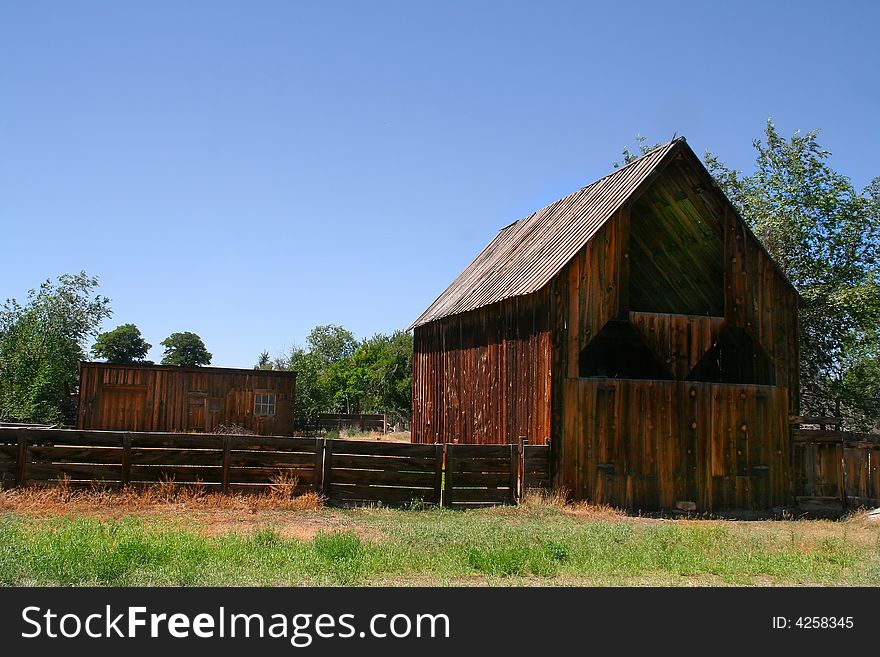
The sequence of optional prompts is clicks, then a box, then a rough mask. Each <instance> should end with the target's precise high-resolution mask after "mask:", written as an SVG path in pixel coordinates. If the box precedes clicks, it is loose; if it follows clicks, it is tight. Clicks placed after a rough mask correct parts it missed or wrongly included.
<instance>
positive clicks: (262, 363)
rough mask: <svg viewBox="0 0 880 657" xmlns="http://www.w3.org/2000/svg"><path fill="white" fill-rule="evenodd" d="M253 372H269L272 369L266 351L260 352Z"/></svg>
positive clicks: (270, 360)
mask: <svg viewBox="0 0 880 657" xmlns="http://www.w3.org/2000/svg"><path fill="white" fill-rule="evenodd" d="M254 369H255V370H271V369H272V359H271V358H269V352H268V351H261V352H260V357H259V358H258V359H257V364H256V365H254Z"/></svg>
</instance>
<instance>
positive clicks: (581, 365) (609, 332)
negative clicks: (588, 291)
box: [578, 321, 672, 379]
mask: <svg viewBox="0 0 880 657" xmlns="http://www.w3.org/2000/svg"><path fill="white" fill-rule="evenodd" d="M578 375H579V376H582V377H588V376H603V377H608V378H613V379H671V378H672V376H671V375H670V373H669V370H667V368H666V367H665V366H664V365H663V363H662V362H661V361H660V359H659V358H657V356H656V355H655V354H654V352H653V351H651V348H650V347H649V346H648V345H647V344H645V342H644V340H643V339H642V337H641V336H640V335H639V332H638V331H637V330H636V328H635V327H634V326H633V325H632V324H630V323H629V322H623V321H611V322H608V323H607V324H605V326H603V327H602V330H601V331H599V333H597V334H596V336H595V337H594V338H593V339H592V340H590V343H589V344H588V345H587V346H586V347H584V349H583V350H582V351H581V354H580V358H579V360H578Z"/></svg>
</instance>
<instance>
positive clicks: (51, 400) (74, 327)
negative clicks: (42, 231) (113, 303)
mask: <svg viewBox="0 0 880 657" xmlns="http://www.w3.org/2000/svg"><path fill="white" fill-rule="evenodd" d="M97 287H98V279H97V278H96V277H94V276H89V275H87V274H86V273H85V272H80V273H79V274H62V275H61V276H59V277H58V279H57V281H56V282H53V281H52V279H47V280H46V281H45V282H43V283H42V284H41V285H40V287H39V289H38V290H30V291H29V292H28V294H27V301H26V302H25V303H24V305H22V304H19V303H18V302H17V301H16V300H15V299H8V300H7V301H6V303H4V304H3V307H2V309H0V417H2V418H4V419H12V420H18V421H23V422H27V421H31V422H45V423H58V422H62V421H63V420H65V419H69V418H71V417H72V416H74V415H75V413H76V402H75V400H74V398H73V397H72V396H71V393H72V392H74V391H75V390H76V387H77V385H78V382H79V372H78V363H79V361H80V360H84V359H85V343H86V341H87V340H88V338H89V337H94V336H95V335H97V332H98V327H99V326H100V325H101V322H102V321H103V320H104V319H106V318H108V317H110V315H111V314H112V313H111V311H110V300H109V299H108V298H107V297H104V296H101V295H99V294H96V293H95V290H96V289H97Z"/></svg>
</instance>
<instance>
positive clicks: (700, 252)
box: [629, 173, 724, 317]
mask: <svg viewBox="0 0 880 657" xmlns="http://www.w3.org/2000/svg"><path fill="white" fill-rule="evenodd" d="M687 189H688V185H687V183H686V182H685V181H683V180H680V179H678V178H677V177H676V176H675V175H674V174H673V173H668V174H666V175H665V177H664V179H663V180H661V181H658V182H657V183H655V184H654V185H652V186H651V187H650V188H649V189H648V191H647V192H646V193H645V194H644V195H643V196H642V197H641V198H640V199H639V200H638V201H637V202H636V203H635V204H634V205H633V208H632V211H631V214H630V239H629V263H630V264H629V266H630V283H629V303H630V310H637V311H643V312H653V313H670V314H676V315H710V316H714V317H720V316H722V315H723V314H724V239H723V236H722V231H721V226H720V223H719V222H718V220H717V218H716V217H714V216H711V215H708V213H707V212H706V211H701V210H697V209H696V207H695V206H694V205H693V200H692V199H691V198H690V196H691V194H689V192H688V191H686V190H687ZM670 190H671V191H670ZM698 205H699V204H698Z"/></svg>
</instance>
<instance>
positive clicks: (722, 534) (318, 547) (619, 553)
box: [0, 479, 880, 586]
mask: <svg viewBox="0 0 880 657" xmlns="http://www.w3.org/2000/svg"><path fill="white" fill-rule="evenodd" d="M275 483H277V485H278V488H277V489H276V490H274V491H267V492H266V494H264V495H250V496H245V495H242V496H222V495H219V494H215V493H211V492H205V491H204V490H202V491H198V490H194V489H192V488H190V487H183V486H174V485H172V483H168V484H167V485H166V486H165V487H164V488H159V489H158V490H156V489H144V490H133V489H132V490H129V489H126V490H124V491H120V492H111V491H107V490H102V489H99V488H92V489H76V488H75V487H70V486H66V487H63V488H66V490H64V489H59V487H54V488H52V489H21V490H14V491H4V492H0V583H5V584H62V585H73V584H76V585H82V584H97V585H110V586H117V585H119V586H121V585H125V586H136V585H169V584H179V585H278V584H282V585H296V584H342V585H351V584H365V583H378V584H381V583H394V584H400V583H404V584H406V583H415V584H422V585H424V584H448V583H464V584H472V583H477V584H487V583H488V584H496V583H508V584H510V583H512V584H522V583H531V582H539V583H549V584H606V585H607V584H676V583H684V584H756V583H759V584H787V585H792V584H861V585H880V523H878V522H876V521H871V520H869V519H868V518H867V515H866V514H854V515H852V516H850V517H848V518H847V519H845V520H843V521H837V522H832V521H805V520H798V521H768V522H735V521H718V520H711V521H709V520H686V519H678V520H660V519H649V518H633V517H628V516H625V515H623V514H621V513H619V512H616V511H614V510H612V509H608V508H605V507H596V506H589V505H565V504H564V503H563V502H562V501H561V500H559V499H553V498H547V497H541V496H530V497H528V498H527V499H526V500H525V501H524V503H523V504H522V505H520V506H519V507H505V508H496V509H482V510H473V511H464V512H461V511H449V510H445V509H427V510H420V511H412V510H391V509H384V508H371V509H366V508H365V509H350V510H339V509H326V508H323V507H322V506H321V504H320V499H319V498H317V497H316V496H314V495H300V496H295V497H290V495H291V494H292V493H291V490H292V489H295V486H296V484H295V482H293V481H292V480H289V479H283V480H279V481H277V482H275ZM169 500H171V501H169ZM181 500H185V504H180V501H181ZM41 505H42V506H41ZM110 509H113V510H114V512H115V513H116V517H115V518H109V519H108V517H107V516H108V510H110ZM120 511H121V513H123V514H124V513H129V514H131V513H135V514H137V517H132V516H131V515H129V517H125V516H124V515H120ZM212 519H213V520H212ZM212 522H213V523H215V524H213V525H210V530H209V529H208V524H206V523H212ZM306 528H307V529H308V531H306Z"/></svg>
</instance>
